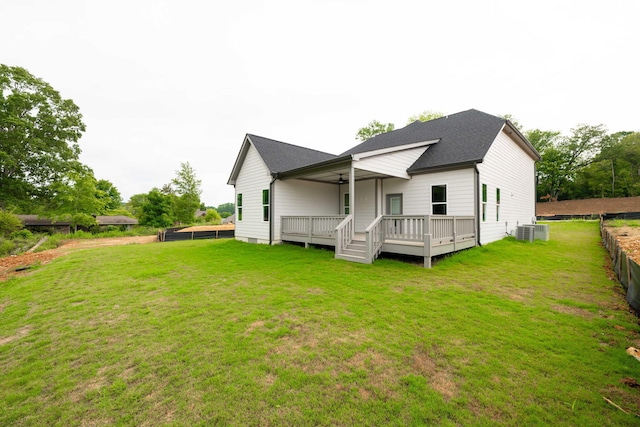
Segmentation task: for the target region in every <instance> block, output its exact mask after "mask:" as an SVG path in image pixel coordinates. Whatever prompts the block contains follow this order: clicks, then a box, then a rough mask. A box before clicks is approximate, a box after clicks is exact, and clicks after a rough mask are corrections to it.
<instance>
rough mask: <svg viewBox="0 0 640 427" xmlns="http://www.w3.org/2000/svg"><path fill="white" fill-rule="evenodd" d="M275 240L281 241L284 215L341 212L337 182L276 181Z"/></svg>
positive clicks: (274, 194) (273, 197) (335, 213)
mask: <svg viewBox="0 0 640 427" xmlns="http://www.w3.org/2000/svg"><path fill="white" fill-rule="evenodd" d="M271 197H272V200H273V218H272V222H273V230H274V232H273V240H274V242H279V241H280V228H281V226H282V220H281V218H282V217H283V216H294V215H304V216H313V215H317V216H324V215H338V214H339V213H340V192H339V187H338V186H337V185H335V184H323V183H319V182H312V181H303V180H299V179H290V180H285V181H280V180H278V181H276V182H275V183H274V188H273V194H272V195H271Z"/></svg>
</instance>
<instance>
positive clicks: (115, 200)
mask: <svg viewBox="0 0 640 427" xmlns="http://www.w3.org/2000/svg"><path fill="white" fill-rule="evenodd" d="M96 189H97V190H98V197H99V198H101V199H103V200H104V213H109V211H114V210H117V209H120V208H121V207H122V196H121V195H120V192H119V191H118V189H117V188H116V186H115V185H113V183H112V182H111V181H107V180H106V179H100V180H98V181H97V182H96Z"/></svg>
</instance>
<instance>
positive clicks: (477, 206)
mask: <svg viewBox="0 0 640 427" xmlns="http://www.w3.org/2000/svg"><path fill="white" fill-rule="evenodd" d="M473 169H474V170H475V172H476V179H475V181H474V183H473V186H474V190H475V195H476V196H475V197H474V198H473V204H474V205H475V206H474V208H475V211H476V244H477V245H478V246H482V243H480V224H481V220H480V217H481V216H482V213H481V212H480V206H482V204H481V202H480V197H481V196H480V171H479V170H478V163H474V164H473Z"/></svg>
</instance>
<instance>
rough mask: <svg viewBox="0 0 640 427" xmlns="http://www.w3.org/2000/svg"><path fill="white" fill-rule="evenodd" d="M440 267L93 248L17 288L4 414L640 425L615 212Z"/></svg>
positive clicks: (279, 251)
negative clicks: (603, 238)
mask: <svg viewBox="0 0 640 427" xmlns="http://www.w3.org/2000/svg"><path fill="white" fill-rule="evenodd" d="M551 238H552V240H551V241H549V242H536V243H533V244H532V243H524V242H518V241H515V240H513V239H506V240H503V241H501V242H497V243H493V244H490V245H486V246H484V247H482V248H474V249H472V250H468V251H465V252H463V253H459V254H457V255H455V256H452V257H450V258H447V259H445V260H442V261H440V262H438V263H436V264H434V268H433V269H431V270H427V269H423V268H420V267H419V266H416V265H413V264H409V263H403V262H399V261H395V260H389V259H381V260H378V261H376V262H375V263H374V264H373V265H362V264H352V263H348V262H345V261H341V260H335V259H334V258H333V253H332V252H330V251H326V250H320V249H303V248H300V247H296V246H289V245H281V246H274V247H268V246H263V245H250V244H244V243H239V242H236V241H229V240H227V241H188V242H173V243H164V244H152V245H130V246H121V247H106V248H98V249H91V250H86V251H82V252H77V253H74V254H71V255H67V256H65V257H63V258H59V259H56V260H55V261H53V262H52V263H50V264H48V265H45V266H42V267H40V268H38V269H36V270H35V271H32V272H31V273H29V274H28V275H27V276H23V277H20V278H14V279H11V280H9V281H7V282H0V425H3V426H4V425H7V426H8V425H14V426H21V425H34V426H36V425H37V426H41V425H61V426H69V425H87V426H89V425H148V426H156V425H186V426H193V425H207V426H208V425H242V426H245V425H259V426H264V425H295V426H299V425H343V426H351V425H372V426H380V425H487V426H493V425H518V426H522V425H554V426H558V425H560V426H561V425H566V426H576V425H580V426H586V425H589V426H591V425H594V426H621V425H622V426H624V425H636V426H637V425H638V424H639V423H640V418H638V417H636V416H634V415H633V414H625V413H623V412H622V411H621V410H618V409H616V408H615V407H614V406H612V405H610V404H609V403H607V402H606V401H605V400H604V399H603V397H606V398H608V399H610V400H611V401H613V402H615V403H616V404H618V405H620V406H621V407H622V408H626V409H630V410H632V411H635V412H640V390H638V389H637V388H631V387H629V386H627V385H625V384H623V383H622V382H621V379H623V378H627V377H631V378H636V379H638V380H640V362H638V361H637V360H635V359H633V358H632V357H630V356H628V355H627V354H626V353H625V349H626V347H628V346H631V345H633V346H635V347H640V335H638V332H639V330H640V328H639V327H638V324H637V319H636V318H635V317H634V316H633V315H632V314H630V313H629V312H628V311H627V307H626V304H625V301H624V296H623V295H622V290H621V287H620V285H619V284H616V282H614V281H612V280H611V279H610V278H609V277H608V276H607V273H606V269H605V268H604V266H605V265H606V264H607V262H608V261H607V256H606V253H605V251H604V249H602V247H601V246H600V245H599V240H600V239H599V234H598V224H597V223H595V222H565V223H552V224H551Z"/></svg>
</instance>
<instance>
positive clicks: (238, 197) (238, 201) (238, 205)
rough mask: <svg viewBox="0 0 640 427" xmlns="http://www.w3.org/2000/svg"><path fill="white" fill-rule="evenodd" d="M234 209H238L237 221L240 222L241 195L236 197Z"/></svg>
mask: <svg viewBox="0 0 640 427" xmlns="http://www.w3.org/2000/svg"><path fill="white" fill-rule="evenodd" d="M236 202H237V203H236V207H237V208H238V221H242V193H238V195H237V196H236Z"/></svg>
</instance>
